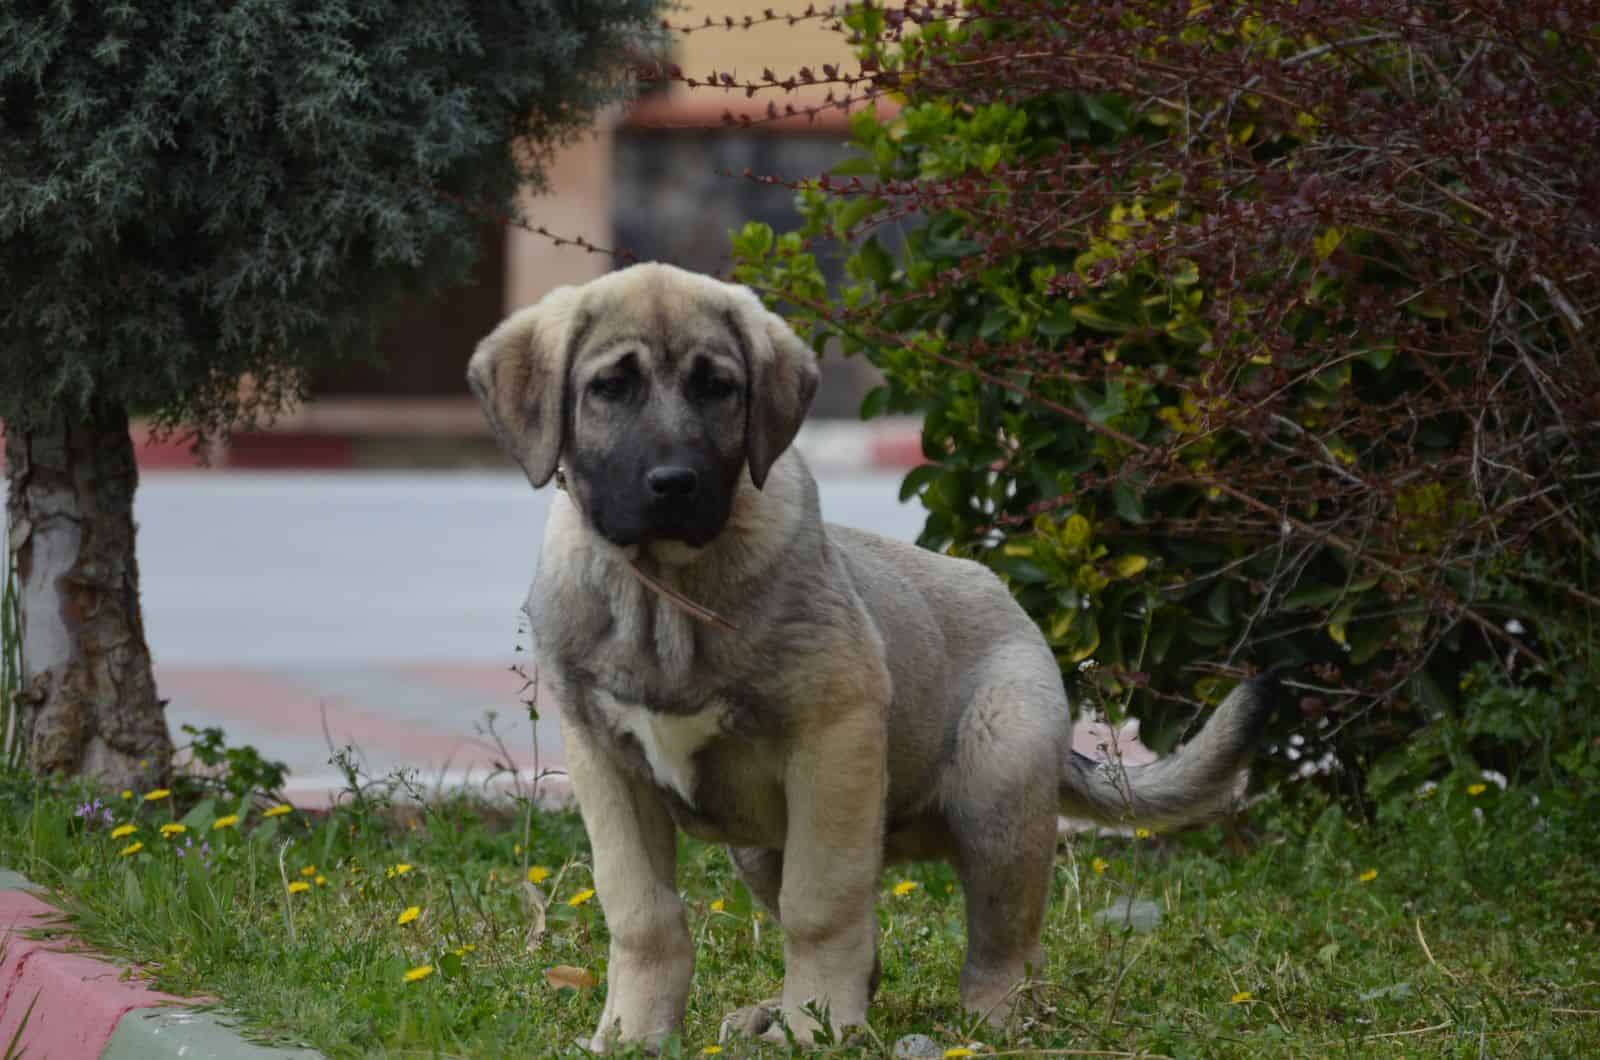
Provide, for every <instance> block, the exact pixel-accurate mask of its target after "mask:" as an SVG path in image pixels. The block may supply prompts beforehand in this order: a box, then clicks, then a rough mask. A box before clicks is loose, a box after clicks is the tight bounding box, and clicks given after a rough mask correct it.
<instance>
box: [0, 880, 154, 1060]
mask: <svg viewBox="0 0 1600 1060" xmlns="http://www.w3.org/2000/svg"><path fill="white" fill-rule="evenodd" d="M60 920H61V914H60V911H59V910H57V909H54V908H52V907H51V906H49V905H46V904H45V903H44V902H42V901H40V900H39V899H38V898H35V897H34V896H33V895H31V894H27V893H26V892H23V891H3V892H0V931H4V932H5V933H6V936H7V938H6V950H5V958H4V960H0V984H3V987H4V993H3V994H0V1042H9V1041H10V1040H11V1037H12V1035H14V1034H16V1032H17V1027H18V1026H19V1025H20V1024H21V1023H22V1019H23V1016H25V1015H27V1014H28V1006H29V1005H33V1013H32V1015H28V1026H27V1030H25V1031H24V1032H23V1036H22V1040H21V1042H20V1043H19V1044H20V1045H21V1046H22V1047H23V1048H24V1050H25V1052H26V1053H27V1055H29V1056H50V1057H60V1058H63V1060H66V1058H75V1057H93V1056H99V1055H100V1053H101V1051H102V1050H103V1049H104V1048H105V1045H106V1042H107V1041H109V1040H110V1038H111V1034H112V1032H113V1031H115V1030H116V1029H117V1021H118V1020H120V1019H121V1018H122V1017H123V1016H124V1015H125V1014H126V1013H127V1012H128V1011H129V1010H131V1009H136V1008H149V1007H151V1006H154V1005H166V1004H173V1003H179V1004H181V1003H182V1002H183V999H182V998H177V997H173V996H172V995H171V994H164V993H161V992H160V991H158V990H152V989H150V988H149V987H147V986H145V985H143V984H142V983H138V982H132V981H126V982H125V981H123V980H122V978H121V976H122V974H123V969H122V968H119V967H118V966H117V965H114V964H111V963H110V962H108V961H102V960H97V959H95V958H94V957H89V956H85V955H84V954H82V953H64V952H62V951H61V950H60V949H52V948H50V947H52V946H56V947H59V946H61V945H63V944H71V943H70V942H69V941H68V940H64V939H62V940H55V941H52V942H40V941H35V940H33V939H27V938H23V937H22V936H21V935H20V934H19V932H20V931H21V930H22V929H24V928H43V927H53V926H56V925H59V924H60ZM36 996H37V998H38V1001H37V1002H35V1001H34V998H35V997H36Z"/></svg>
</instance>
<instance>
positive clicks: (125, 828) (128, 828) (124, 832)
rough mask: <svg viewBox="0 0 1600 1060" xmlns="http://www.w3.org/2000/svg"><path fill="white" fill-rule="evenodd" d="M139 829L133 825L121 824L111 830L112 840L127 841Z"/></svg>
mask: <svg viewBox="0 0 1600 1060" xmlns="http://www.w3.org/2000/svg"><path fill="white" fill-rule="evenodd" d="M138 830H139V829H138V828H136V827H134V826H133V825H131V824H119V825H117V826H116V827H115V828H113V829H112V830H111V838H112V839H126V838H128V837H129V836H131V835H132V834H133V833H135V832H137V831H138Z"/></svg>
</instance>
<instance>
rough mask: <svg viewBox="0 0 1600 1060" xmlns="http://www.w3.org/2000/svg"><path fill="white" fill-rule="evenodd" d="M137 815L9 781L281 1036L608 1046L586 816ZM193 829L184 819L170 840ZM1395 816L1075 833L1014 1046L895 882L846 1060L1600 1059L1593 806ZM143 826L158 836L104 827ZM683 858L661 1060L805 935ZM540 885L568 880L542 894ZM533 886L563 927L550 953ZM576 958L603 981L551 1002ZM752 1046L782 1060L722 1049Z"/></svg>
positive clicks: (172, 952) (19, 825) (15, 808)
mask: <svg viewBox="0 0 1600 1060" xmlns="http://www.w3.org/2000/svg"><path fill="white" fill-rule="evenodd" d="M141 795H142V793H135V794H134V795H133V797H132V798H130V799H126V800H118V799H113V800H112V805H111V807H110V810H111V818H112V821H111V822H109V823H108V822H107V821H106V820H105V819H104V815H103V814H98V815H96V817H95V819H93V820H89V821H86V820H84V819H80V818H79V817H77V816H75V812H76V808H77V807H78V805H79V804H80V803H81V802H82V798H81V796H78V795H75V794H74V793H72V792H68V791H61V790H56V789H50V788H46V787H44V786H41V785H39V784H36V783H35V782H33V781H31V780H29V779H27V778H26V777H21V776H16V775H10V776H7V777H6V778H5V779H4V780H3V781H0V801H3V803H4V807H3V811H4V812H3V813H0V864H5V865H8V866H11V867H14V868H17V869H19V870H21V871H23V872H25V873H26V874H27V875H29V876H30V877H31V878H33V879H34V880H35V881H38V882H40V883H43V884H47V885H49V886H51V887H53V888H55V889H56V891H57V893H58V894H59V896H60V901H61V904H62V905H63V906H64V907H65V908H66V909H67V910H69V911H70V912H71V913H72V914H73V916H74V917H75V918H76V920H77V923H78V928H79V930H80V931H81V932H82V933H83V934H84V935H85V936H86V937H87V938H89V939H90V940H91V941H92V942H93V943H95V944H96V945H98V946H100V947H103V948H105V949H106V950H108V951H110V952H112V953H114V954H116V955H117V956H119V957H122V958H125V959H128V960H130V961H136V962H138V963H139V965H140V966H141V969H142V970H143V972H144V973H145V974H147V975H148V976H149V977H150V978H151V979H152V980H153V981H154V982H155V983H156V984H157V985H158V986H160V987H162V988H164V989H168V990H172V991H176V992H178V993H196V994H208V995H211V996H215V997H219V998H222V999H224V1000H225V1001H226V1003H227V1004H228V1005H229V1006H230V1007H232V1008H234V1009H236V1010H238V1011H240V1012H242V1013H243V1014H244V1015H245V1016H246V1017H247V1018H248V1020H249V1021H250V1023H251V1025H252V1026H253V1027H255V1028H256V1029H258V1030H259V1031H260V1032H261V1033H263V1034H264V1035H269V1036H278V1037H282V1038H286V1039H293V1040H297V1041H300V1042H303V1043H306V1044H310V1045H313V1046H315V1047H317V1048H319V1049H322V1050H324V1051H326V1052H327V1053H329V1054H332V1055H341V1056H343V1055H361V1056H370V1055H400V1054H404V1055H439V1054H445V1055H462V1056H485V1057H500V1056H512V1055H522V1056H531V1055H539V1056H545V1055H558V1054H562V1053H571V1052H572V1051H573V1048H572V1045H571V1043H572V1042H573V1040H574V1039H576V1038H578V1037H579V1036H581V1035H584V1034H586V1033H587V1032H589V1031H590V1030H591V1029H592V1026H593V1022H594V1020H595V1018H596V1017H597V1016H598V1014H599V1011H600V1006H601V1001H602V994H603V991H604V989H605V986H604V979H605V970H606V969H605V953H606V945H605V944H606V929H605V922H604V919H603V916H602V914H601V910H600V908H599V903H598V901H596V900H595V899H593V897H592V896H589V894H590V892H589V887H590V879H589V873H588V870H587V866H586V858H587V843H586V840H585V837H584V834H583V829H582V826H581V824H580V823H579V821H578V820H577V818H576V816H575V815H573V814H567V813H537V812H528V811H525V810H523V809H519V808H517V807H516V806H512V807H510V808H509V809H507V808H506V807H505V806H503V805H502V806H500V807H499V808H498V809H492V810H491V809H489V808H487V807H484V806H482V805H476V804H474V803H473V802H471V801H469V800H464V799H457V800H448V801H443V802H437V803H434V804H430V805H429V806H428V808H427V809H426V811H425V812H424V813H422V814H421V815H420V819H417V820H414V821H403V822H402V823H399V824H397V823H395V822H396V816H397V813H398V811H393V810H391V809H389V808H387V807H386V806H385V805H384V804H383V803H382V802H381V801H378V802H364V803H362V804H359V805H351V806H346V807H344V808H341V809H339V810H337V811H335V812H333V813H332V814H331V815H328V816H326V817H319V818H315V819H313V818H310V817H308V816H307V815H306V814H304V813H301V812H300V811H293V812H289V813H284V814H282V815H280V816H276V817H270V818H268V817H264V816H263V815H262V812H261V808H260V805H259V804H258V805H257V806H256V808H252V809H248V810H246V809H241V808H240V807H239V806H237V805H233V804H230V803H226V802H219V801H215V800H205V801H201V802H199V803H196V804H194V805H193V806H176V807H175V806H174V799H173V798H170V797H169V798H166V799H158V800H155V801H150V802H146V801H143V800H142V798H141V797H140V796H141ZM235 812H237V813H238V814H239V820H238V821H237V823H235V824H232V825H231V826H224V827H223V828H221V829H216V828H214V827H213V825H214V824H215V823H216V821H217V819H218V817H219V815H222V816H224V817H225V816H226V815H227V814H230V813H235ZM179 814H182V815H183V816H182V822H183V823H185V824H186V825H187V831H186V832H183V833H177V834H174V835H171V836H167V837H163V836H162V834H161V833H160V831H159V830H158V829H159V826H160V825H161V824H162V823H168V822H171V821H173V819H174V817H176V816H178V815H179ZM1393 816H1394V817H1395V818H1396V819H1395V820H1394V821H1393V822H1392V823H1390V824H1387V825H1384V826H1377V825H1370V824H1366V825H1358V824H1356V823H1355V822H1352V821H1351V820H1349V819H1347V818H1346V817H1345V816H1344V815H1342V814H1341V813H1340V812H1339V811H1338V810H1336V809H1333V808H1329V807H1325V806H1319V805H1311V806H1309V807H1308V806H1305V805H1300V806H1298V807H1295V808H1293V809H1292V810H1291V809H1290V808H1289V807H1287V806H1286V805H1285V804H1283V803H1282V802H1280V801H1278V800H1276V799H1273V800H1268V801H1267V802H1266V803H1264V804H1262V805H1261V806H1258V807H1257V808H1256V809H1255V810H1253V811H1252V812H1251V813H1250V815H1249V816H1248V818H1247V819H1246V820H1244V821H1241V822H1236V823H1235V824H1234V825H1232V826H1229V827H1224V826H1221V825H1217V826H1212V827H1210V828H1206V829H1200V830H1195V831H1191V832H1187V833H1183V834H1179V835H1173V836H1156V837H1153V838H1150V839H1144V840H1131V841H1127V842H1122V841H1109V840H1096V839H1088V838H1086V839H1077V840H1071V841H1066V842H1064V843H1063V845H1062V847H1061V853H1060V858H1059V861H1058V867H1057V870H1056V879H1057V884H1058V886H1057V888H1056V898H1055V900H1054V902H1053V905H1052V908H1051V912H1050V918H1049V924H1048V934H1047V939H1046V944H1047V949H1048V960H1047V965H1046V967H1044V968H1043V969H1040V970H1039V974H1038V976H1037V982H1036V983H1035V984H1034V986H1033V988H1032V991H1031V1003H1030V1006H1029V1019H1028V1021H1027V1022H1026V1024H1025V1025H1023V1026H1021V1027H1019V1028H1017V1029H1016V1030H1014V1031H1013V1032H1012V1033H1011V1034H1010V1035H998V1034H995V1033H993V1032H991V1031H989V1030H987V1029H982V1028H978V1027H974V1026H973V1025H972V1024H971V1023H970V1022H969V1021H967V1020H965V1019H964V1018H963V1017H962V1016H961V1015H960V1013H959V1009H958V1005H957V988H956V982H957V973H958V969H959V966H960V960H961V951H962V938H963V925H962V915H961V895H960V887H959V884H957V883H956V881H955V877H954V876H953V874H952V873H951V872H950V871H949V870H948V869H947V868H945V867H943V866H931V865H930V866H916V867H911V868H907V869H895V870H892V871H891V872H890V873H888V874H887V875H886V876H885V878H884V880H883V884H882V897H881V902H880V905H879V915H880V924H881V927H882V934H881V943H880V945H881V953H882V957H883V962H884V971H885V974H884V979H883V984H882V987H881V988H880V990H879V994H878V998H877V1003H876V1004H875V1006H874V1007H873V1009H872V1017H871V1018H872V1026H871V1035H870V1036H869V1037H868V1038H867V1039H866V1040H865V1041H864V1042H862V1043H860V1044H857V1045H852V1046H851V1047H850V1048H848V1049H840V1050H839V1051H841V1052H844V1053H847V1054H849V1055H887V1054H888V1052H889V1049H890V1048H891V1047H892V1045H893V1043H894V1042H895V1041H896V1040H897V1039H898V1038H899V1037H900V1036H902V1035H905V1034H909V1033H912V1032H920V1033H923V1034H927V1035H929V1036H931V1037H932V1038H933V1039H934V1040H935V1041H937V1042H938V1043H940V1045H942V1046H944V1047H946V1048H955V1047H961V1046H965V1045H973V1046H974V1047H975V1048H981V1049H982V1050H984V1051H989V1050H993V1051H996V1052H1002V1053H1011V1054H1013V1055H1043V1054H1045V1053H1047V1052H1049V1051H1052V1050H1054V1051H1056V1052H1057V1055H1072V1054H1074V1053H1076V1054H1077V1055H1124V1054H1132V1055H1140V1054H1158V1055H1170V1056H1247V1055H1270V1056H1306V1057H1322V1056H1329V1055H1346V1054H1348V1055H1375V1054H1381V1055H1391V1054H1395V1055H1417V1056H1458V1055H1459V1056H1579V1055H1584V1054H1586V1053H1587V1054H1591V1055H1592V1054H1593V1052H1594V1051H1596V1050H1597V1049H1600V928H1597V920H1600V825H1597V824H1596V821H1597V820H1600V799H1597V797H1596V795H1595V794H1594V793H1592V792H1588V793H1582V794H1575V793H1561V792H1554V793H1552V792H1546V793H1544V795H1543V798H1542V801H1541V802H1540V803H1539V804H1538V805H1535V803H1534V800H1533V798H1532V797H1531V794H1530V793H1529V792H1526V791H1520V790H1517V789H1515V788H1514V789H1512V790H1510V791H1508V792H1502V791H1501V790H1500V789H1498V788H1497V787H1495V786H1493V785H1488V786H1486V787H1484V788H1482V789H1481V790H1480V789H1479V788H1478V787H1477V786H1476V785H1473V784H1471V783H1470V782H1469V781H1468V780H1465V779H1454V780H1450V781H1447V782H1445V783H1443V784H1441V785H1440V787H1439V789H1438V790H1437V791H1436V792H1434V793H1432V794H1431V795H1429V796H1426V797H1421V798H1418V799H1416V800H1415V801H1414V803H1412V804H1411V805H1410V806H1408V807H1403V808H1401V812H1399V813H1397V814H1394V815H1393ZM128 822H132V823H134V824H135V826H136V827H137V829H138V831H137V832H136V833H135V834H133V835H128V836H119V837H118V838H112V828H113V827H115V826H117V825H121V824H124V823H128ZM202 840H204V841H205V842H208V843H209V845H210V854H209V860H206V859H204V858H202V857H200V856H198V854H197V850H198V847H199V844H200V843H201V842H202ZM186 841H187V842H192V843H193V844H194V845H193V846H190V847H188V848H187V852H186V854H185V855H184V856H182V857H180V856H178V853H177V850H178V848H179V847H180V846H181V844H183V843H185V842H186ZM139 842H142V844H143V846H142V847H141V848H140V849H138V850H137V851H136V852H133V853H127V852H126V851H128V849H129V848H130V846H132V845H133V844H135V843H139ZM680 850H681V866H682V869H681V873H680V883H681V888H682V892H683V895H684V898H685V901H686V902H687V905H688V908H689V920H690V924H691V928H692V931H693V933H694V936H695V939H696V942H697V951H698V961H697V965H696V968H697V972H696V976H695V983H694V990H693V994H692V996H691V1000H690V1009H689V1016H688V1021H687V1024H686V1026H685V1030H684V1036H683V1040H682V1042H681V1043H674V1044H673V1046H672V1049H671V1050H669V1053H671V1052H676V1053H678V1054H680V1055H695V1054H698V1053H700V1052H701V1051H702V1050H703V1049H704V1048H705V1047H707V1046H709V1045H713V1044H714V1043H715V1040H716V1031H717V1025H718V1022H719V1020H720V1019H721V1017H722V1016H723V1014H724V1013H725V1012H727V1011H729V1010H731V1009H733V1008H736V1007H738V1006H740V1005H744V1004H748V1003H750V1002H751V1001H754V1000H756V999H759V998H763V997H768V996H771V995H773V994H774V993H775V992H776V991H777V989H778V984H779V981H780V977H781V974H782V946H781V938H780V933H779V931H778V930H777V929H776V927H775V926H774V925H773V924H772V923H771V921H770V920H769V919H765V918H762V917H761V916H760V915H759V914H758V913H756V912H755V911H754V910H753V909H752V908H751V904H750V899H749V897H748V895H747V894H746V893H745V892H744V890H743V889H742V888H741V887H740V886H739V885H738V884H737V883H736V882H735V879H734V875H733V872H732V869H731V866H730V865H729V862H728V859H727V857H726V855H725V854H724V853H723V852H722V851H721V850H720V849H717V848H713V847H707V846H704V845H702V844H699V843H695V842H690V841H687V840H686V841H684V842H683V843H682V845H681V847H680ZM530 869H531V870H533V874H534V875H535V876H536V877H537V876H540V875H541V874H542V871H543V870H548V873H549V875H548V876H547V877H545V878H543V879H542V880H541V881H540V884H539V887H538V891H537V894H536V893H535V892H534V889H533V888H532V887H530V886H528V885H527V884H526V880H527V878H528V874H529V871H530ZM301 885H303V886H301ZM911 885H914V886H911ZM291 888H292V891H291ZM1124 895H1134V896H1137V897H1140V898H1144V899H1148V900H1151V901H1154V902H1156V903H1158V904H1159V905H1160V906H1161V908H1162V910H1163V911H1164V915H1163V917H1162V920H1161V923H1160V925H1159V927H1158V928H1157V929H1156V930H1155V931H1154V932H1153V933H1150V934H1132V933H1125V932H1123V931H1121V930H1118V929H1115V928H1110V927H1105V926H1101V925H1098V924H1096V923H1094V922H1093V921H1092V919H1091V918H1092V915H1093V914H1094V913H1095V912H1096V911H1098V910H1101V909H1103V908H1105V907H1106V906H1107V905H1109V904H1110V903H1111V902H1112V901H1114V900H1115V899H1117V898H1118V897H1120V896H1124ZM541 896H542V897H545V898H547V899H548V910H547V914H546V917H545V930H544V932H543V934H542V937H540V936H537V935H533V936H531V935H530V927H531V925H532V924H533V922H534V919H535V917H534V907H535V906H536V905H537V904H538V899H539V897H541ZM586 896H587V897H586ZM412 907H415V909H416V913H415V914H414V919H410V920H409V922H407V923H401V922H400V921H401V920H402V919H403V918H404V916H403V915H404V914H405V913H406V912H407V910H409V909H411V908H412ZM560 966H568V967H569V968H570V969H575V970H581V971H582V972H586V973H589V974H590V975H592V976H595V977H598V978H599V980H600V985H599V986H598V987H597V988H578V989H574V988H572V987H557V986H555V985H552V982H551V981H550V978H549V977H548V976H547V975H546V972H547V971H548V970H550V969H552V968H558V967H560ZM423 968H431V971H429V972H426V973H422V972H414V971H413V970H414V969H423ZM408 972H411V973H412V974H411V976H410V977H409V978H408ZM562 975H566V976H568V977H570V978H580V977H578V976H577V975H576V972H573V971H568V972H565V973H557V978H558V979H559V978H560V977H561V976H562ZM978 1043H981V1044H978ZM1092 1051H1098V1052H1092ZM754 1052H768V1053H777V1052H781V1050H777V1049H775V1048H773V1047H767V1048H765V1049H763V1050H757V1049H755V1048H753V1047H751V1046H748V1045H744V1044H739V1045H733V1044H730V1045H728V1046H727V1047H725V1049H724V1050H723V1053H724V1055H742V1054H746V1053H754Z"/></svg>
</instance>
